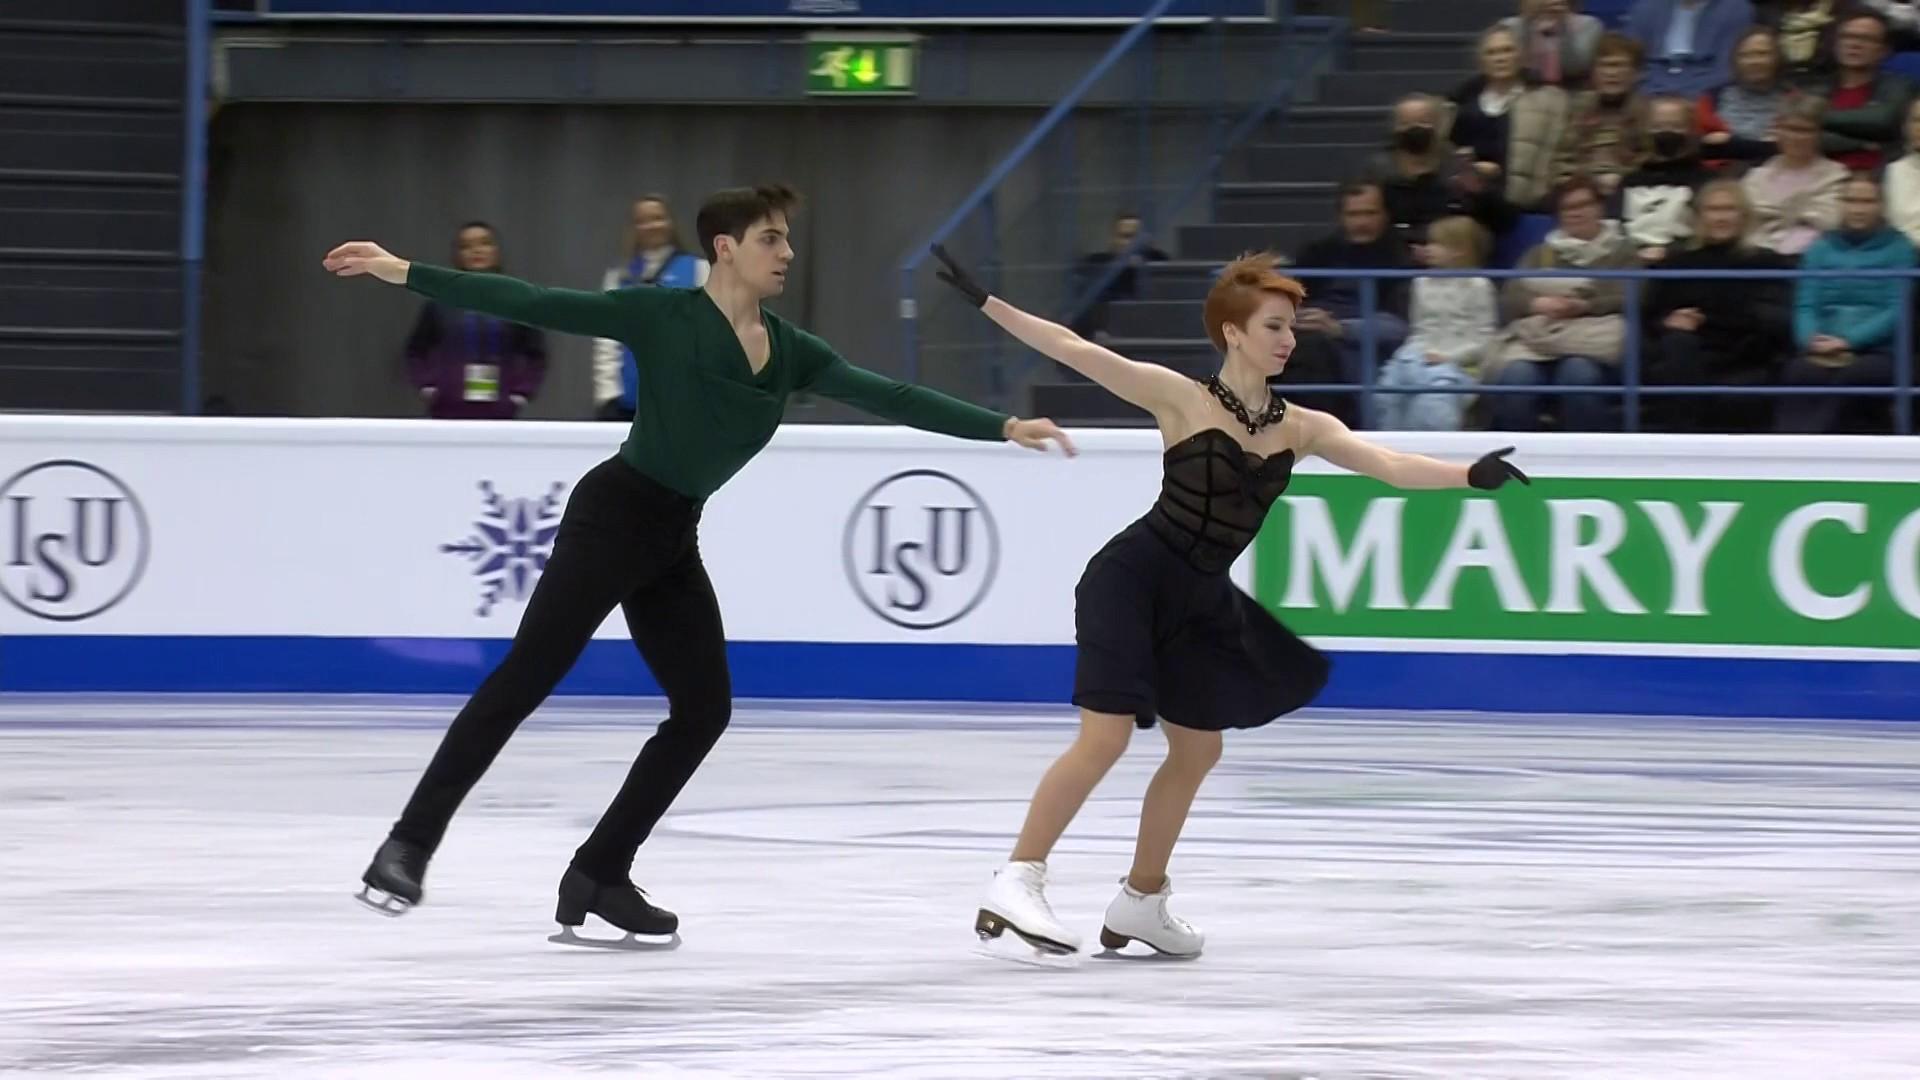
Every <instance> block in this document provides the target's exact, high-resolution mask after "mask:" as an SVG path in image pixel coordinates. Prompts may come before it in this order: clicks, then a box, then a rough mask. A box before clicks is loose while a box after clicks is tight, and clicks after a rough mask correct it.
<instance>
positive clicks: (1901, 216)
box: [1886, 100, 1920, 247]
mask: <svg viewBox="0 0 1920 1080" xmlns="http://www.w3.org/2000/svg"><path fill="white" fill-rule="evenodd" d="M1886 195H1887V221H1888V223H1889V224H1891V225H1892V226H1893V227H1894V228H1896V229H1899V230H1900V231H1901V232H1903V233H1905V234H1906V236H1907V239H1908V240H1911V241H1913V244H1914V246H1915V247H1920V100H1915V101H1914V103H1913V104H1912V105H1909V106H1907V152H1906V154H1905V156H1903V157H1901V158H1900V160H1898V161H1896V162H1894V163H1893V164H1891V165H1888V166H1887V174H1886Z"/></svg>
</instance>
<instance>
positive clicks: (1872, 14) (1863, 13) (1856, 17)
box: [1833, 8, 1893, 45]
mask: <svg viewBox="0 0 1920 1080" xmlns="http://www.w3.org/2000/svg"><path fill="white" fill-rule="evenodd" d="M1863 21H1864V22H1873V23H1879V24H1880V44H1882V45H1885V44H1887V42H1888V41H1889V40H1890V39H1891V38H1892V37H1893V20H1892V19H1889V18H1887V17H1886V16H1885V15H1882V14H1880V13H1879V12H1877V11H1875V10H1873V9H1872V8H1858V9H1855V10H1853V11H1849V12H1847V13H1846V14H1845V15H1843V16H1841V17H1840V18H1838V19H1836V20H1834V23H1833V29H1834V31H1835V32H1836V33H1838V32H1839V31H1840V30H1841V29H1842V28H1844V27H1845V26H1846V25H1847V24H1848V23H1856V22H1863Z"/></svg>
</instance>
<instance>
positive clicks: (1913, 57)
mask: <svg viewBox="0 0 1920 1080" xmlns="http://www.w3.org/2000/svg"><path fill="white" fill-rule="evenodd" d="M1883 66H1884V67H1885V68H1886V70H1888V71H1891V72H1894V73H1896V74H1900V75H1904V76H1906V77H1907V80H1908V81H1909V82H1916V83H1920V52H1897V53H1894V54H1893V55H1892V56H1889V57H1887V62H1886V64H1885V65H1883Z"/></svg>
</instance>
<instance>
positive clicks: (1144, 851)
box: [1127, 721, 1223, 893]
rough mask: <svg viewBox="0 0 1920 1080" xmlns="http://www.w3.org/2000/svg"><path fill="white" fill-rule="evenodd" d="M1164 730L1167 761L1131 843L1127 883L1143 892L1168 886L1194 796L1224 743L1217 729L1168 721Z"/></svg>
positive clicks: (1149, 793)
mask: <svg viewBox="0 0 1920 1080" xmlns="http://www.w3.org/2000/svg"><path fill="white" fill-rule="evenodd" d="M1160 730H1161V731H1163V732H1165V733H1166V736H1167V760H1166V761H1164V762H1162V763H1161V765H1160V770H1159V771H1158V772H1156V773H1154V774H1153V782H1152V783H1150V784H1148V785H1147V796H1146V799H1145V800H1144V801H1143V802H1142V803H1141V804H1140V837H1139V840H1138V841H1137V842H1136V843H1135V844H1134V848H1133V869H1132V870H1131V871H1130V872H1129V873H1128V874H1127V884H1129V885H1131V886H1133V887H1134V889H1135V890H1136V891H1138V892H1143V893H1155V892H1159V891H1160V889H1161V888H1162V887H1163V886H1164V885H1166V883H1167V863H1168V861H1169V860H1171V859H1172V858H1173V845H1174V844H1175V842H1177V841H1178V840H1179V839H1180V830H1181V829H1183V828H1185V827H1186V824H1187V811H1188V810H1189V809H1191V808H1192V807H1193V797H1194V795H1196V794H1198V793H1199V791H1200V785H1201V783H1202V782H1203V781H1205V780H1206V778H1207V773H1208V772H1210V771H1212V769H1213V767H1214V765H1216V764H1218V763H1219V761H1220V748H1221V745H1222V742H1223V740H1222V739H1221V735H1220V733H1219V732H1217V731H1196V730H1194V729H1193V728H1183V727H1180V726H1178V725H1175V724H1169V723H1166V722H1164V721H1162V722H1161V724H1160Z"/></svg>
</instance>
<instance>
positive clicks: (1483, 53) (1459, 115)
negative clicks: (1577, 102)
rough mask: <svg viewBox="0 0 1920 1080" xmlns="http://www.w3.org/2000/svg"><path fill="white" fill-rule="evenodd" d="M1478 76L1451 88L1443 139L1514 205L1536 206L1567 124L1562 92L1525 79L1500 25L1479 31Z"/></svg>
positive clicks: (1509, 35) (1511, 39) (1516, 46)
mask: <svg viewBox="0 0 1920 1080" xmlns="http://www.w3.org/2000/svg"><path fill="white" fill-rule="evenodd" d="M1478 53H1479V58H1480V74H1479V75H1478V76H1476V77H1474V78H1472V79H1469V80H1467V81H1466V82H1465V83H1463V84H1461V86H1460V87H1459V88H1458V89H1456V90H1455V91H1454V92H1453V96H1452V98H1451V100H1450V101H1449V103H1448V105H1449V107H1450V111H1451V114H1452V115H1451V116H1450V117H1448V116H1444V115H1443V117H1442V119H1441V126H1442V128H1444V129H1445V130H1447V131H1448V140H1449V141H1450V142H1452V143H1453V144H1454V145H1456V146H1458V147H1459V148H1460V149H1461V150H1462V151H1465V152H1466V153H1468V154H1470V155H1471V162H1472V166H1473V168H1474V169H1475V170H1477V171H1478V172H1479V173H1480V175H1481V176H1482V177H1484V178H1485V179H1486V180H1487V182H1488V183H1490V184H1501V185H1503V192H1502V194H1503V196H1504V197H1505V199H1506V201H1507V202H1508V203H1509V204H1511V205H1513V206H1515V207H1532V206H1537V205H1539V203H1540V201H1541V200H1542V199H1544V198H1546V196H1547V192H1548V191H1549V190H1551V188H1552V186H1553V175H1552V170H1553V151H1554V149H1555V148H1556V147H1558V146H1559V145H1560V138H1561V135H1562V133H1563V132H1564V130H1565V128H1566V123H1567V94H1566V91H1564V90H1562V89H1560V88H1559V87H1557V86H1542V85H1535V84H1532V83H1529V82H1528V81H1527V78H1526V74H1525V72H1524V71H1522V70H1521V67H1520V42H1519V39H1518V38H1516V37H1515V36H1514V33H1513V31H1511V30H1509V29H1507V28H1506V26H1505V25H1498V26H1495V27H1494V28H1493V29H1491V30H1488V31H1487V32H1486V33H1484V34H1482V35H1480V44H1479V49H1478Z"/></svg>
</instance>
